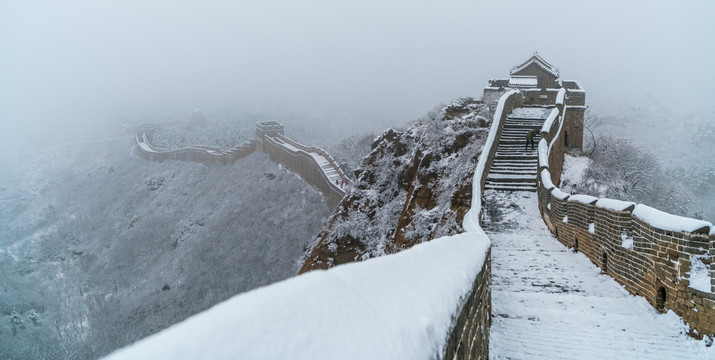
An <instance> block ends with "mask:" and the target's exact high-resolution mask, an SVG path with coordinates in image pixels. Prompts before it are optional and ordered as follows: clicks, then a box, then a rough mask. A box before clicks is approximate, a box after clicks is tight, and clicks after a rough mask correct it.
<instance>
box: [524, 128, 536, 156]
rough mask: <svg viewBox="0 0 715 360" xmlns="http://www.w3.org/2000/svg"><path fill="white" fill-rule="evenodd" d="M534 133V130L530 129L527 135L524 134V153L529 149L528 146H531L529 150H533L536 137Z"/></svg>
mask: <svg viewBox="0 0 715 360" xmlns="http://www.w3.org/2000/svg"><path fill="white" fill-rule="evenodd" d="M536 131H537V130H536V129H531V130H529V132H528V133H526V145H525V146H524V151H526V149H527V148H528V147H529V144H531V150H534V136H536Z"/></svg>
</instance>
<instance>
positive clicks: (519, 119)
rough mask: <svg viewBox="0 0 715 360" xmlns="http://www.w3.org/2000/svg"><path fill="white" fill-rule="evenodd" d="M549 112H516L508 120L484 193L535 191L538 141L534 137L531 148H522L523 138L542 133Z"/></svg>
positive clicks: (536, 137)
mask: <svg viewBox="0 0 715 360" xmlns="http://www.w3.org/2000/svg"><path fill="white" fill-rule="evenodd" d="M549 111H550V110H549V109H545V108H541V107H539V108H531V107H524V108H516V109H514V110H513V111H512V113H511V114H510V115H509V116H507V118H506V120H505V121H504V127H503V128H502V133H501V138H500V139H499V144H498V145H497V151H496V154H495V156H494V162H493V163H492V166H491V170H490V172H489V175H488V176H487V181H486V189H492V190H503V191H536V172H537V165H538V154H537V152H536V144H537V143H538V142H539V140H540V139H541V137H540V136H539V134H537V135H536V136H534V147H533V148H532V147H529V148H525V145H526V134H527V133H528V132H529V131H530V130H532V129H536V130H539V129H541V126H543V124H544V119H545V118H546V117H547V116H548V113H549Z"/></svg>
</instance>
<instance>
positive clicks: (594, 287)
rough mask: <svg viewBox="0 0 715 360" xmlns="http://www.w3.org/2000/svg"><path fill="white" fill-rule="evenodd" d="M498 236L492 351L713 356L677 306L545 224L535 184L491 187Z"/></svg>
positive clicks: (492, 234)
mask: <svg viewBox="0 0 715 360" xmlns="http://www.w3.org/2000/svg"><path fill="white" fill-rule="evenodd" d="M484 199H485V203H486V204H487V206H488V208H491V209H498V212H497V213H495V214H493V216H491V217H487V218H486V219H485V221H484V227H485V231H486V232H487V234H488V236H489V238H490V239H491V241H492V278H491V286H492V313H493V314H494V315H493V318H492V327H491V331H490V338H489V345H490V349H489V353H490V358H491V359H529V360H538V359H548V360H551V359H683V360H685V359H706V358H708V357H709V356H711V355H713V352H712V351H711V350H713V349H710V348H707V347H706V346H705V344H704V343H703V342H702V341H697V340H695V339H692V338H690V337H688V336H687V334H685V333H683V328H684V327H685V326H684V325H683V323H682V321H681V320H680V319H679V318H678V317H677V316H675V315H674V314H672V313H671V314H670V316H669V315H665V314H660V313H658V312H657V311H655V310H654V309H653V308H651V307H650V305H649V304H648V303H647V302H646V301H645V300H644V299H643V298H642V297H636V296H631V295H630V294H629V293H628V291H626V290H625V289H624V288H623V287H622V286H620V285H619V284H618V283H617V282H616V281H614V280H613V279H612V278H610V277H609V276H608V275H606V274H603V273H601V272H600V271H599V270H600V269H599V267H598V266H595V265H594V264H592V263H591V261H589V259H587V258H586V257H585V256H584V255H583V254H581V253H577V252H574V251H572V250H571V249H568V248H566V247H564V246H563V245H562V244H561V243H560V242H559V241H558V240H557V239H556V238H555V237H554V236H553V235H552V234H551V233H550V232H549V230H548V228H547V227H546V225H545V224H544V222H543V220H542V218H541V214H540V213H539V209H538V205H537V195H536V194H535V193H533V192H508V191H487V192H486V193H485V195H484Z"/></svg>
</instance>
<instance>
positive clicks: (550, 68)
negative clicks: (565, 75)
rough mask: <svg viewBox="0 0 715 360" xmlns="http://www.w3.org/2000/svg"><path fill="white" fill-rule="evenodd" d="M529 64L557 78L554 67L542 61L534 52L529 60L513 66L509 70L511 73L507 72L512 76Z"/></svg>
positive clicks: (557, 70)
mask: <svg viewBox="0 0 715 360" xmlns="http://www.w3.org/2000/svg"><path fill="white" fill-rule="evenodd" d="M531 64H536V65H537V66H539V67H540V68H542V69H544V70H545V71H546V72H548V73H549V74H551V75H554V76H556V77H559V69H557V68H556V67H555V66H553V65H551V64H549V63H548V62H547V61H546V60H544V59H543V58H542V57H541V56H539V54H538V53H536V52H534V55H532V56H531V57H530V58H529V59H527V60H526V61H524V62H523V63H521V64H519V65H517V66H514V67H513V68H512V69H511V71H510V72H509V74H510V75H513V74H514V73H517V72H519V71H521V70H524V69H525V68H526V67H527V66H529V65H531Z"/></svg>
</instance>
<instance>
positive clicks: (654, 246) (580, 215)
mask: <svg viewBox="0 0 715 360" xmlns="http://www.w3.org/2000/svg"><path fill="white" fill-rule="evenodd" d="M577 106H580V105H577ZM557 109H558V111H559V116H556V117H555V118H554V121H553V122H551V123H550V122H549V121H546V122H545V123H544V127H543V128H542V132H541V136H542V140H541V141H540V143H539V167H540V170H539V171H540V174H539V176H538V178H537V193H538V201H539V210H540V212H541V214H542V217H543V219H544V222H545V223H546V225H547V227H548V228H549V230H550V231H551V232H552V233H553V234H554V235H555V236H556V238H557V239H558V240H559V241H560V242H561V243H563V244H564V245H566V246H569V247H571V248H573V249H574V250H577V251H580V252H582V253H583V254H584V255H586V256H587V257H588V258H589V259H590V260H591V261H592V262H593V263H594V264H595V265H597V266H599V267H600V268H601V269H602V271H603V272H604V273H606V274H608V275H610V276H611V277H613V278H614V279H615V280H616V281H617V282H618V283H620V284H622V285H624V286H625V288H626V289H627V290H628V291H629V292H630V293H632V294H635V295H640V296H643V297H645V298H646V300H648V302H649V303H650V304H651V305H653V306H654V307H655V308H656V309H658V310H659V311H661V312H665V311H667V310H672V311H673V312H675V313H676V314H678V315H679V316H680V317H681V318H682V319H683V320H684V321H685V322H686V323H687V324H689V325H690V329H691V335H693V336H695V337H698V338H702V336H703V335H708V336H710V337H713V335H715V294H714V292H715V279H714V278H713V274H715V229H713V225H712V224H711V223H709V222H706V221H700V220H695V219H690V218H683V217H680V216H675V215H670V214H667V213H663V212H661V211H658V210H656V209H653V208H650V207H648V206H646V205H637V204H635V203H631V202H624V201H619V200H612V199H599V198H596V197H592V196H587V195H571V194H566V193H564V192H562V191H561V190H560V189H559V188H558V187H557V186H555V185H554V184H558V183H559V180H560V175H561V170H562V167H563V161H564V158H563V151H564V145H565V141H564V136H565V131H566V126H564V125H563V123H564V122H565V121H566V122H567V121H568V119H567V116H568V114H569V106H568V105H567V104H564V103H563V102H561V103H560V104H559V103H557ZM577 110H579V111H580V109H579V108H577ZM695 262H698V263H697V264H696V263H695ZM701 264H702V265H701ZM695 265H698V266H695ZM703 266H707V269H709V271H708V270H706V271H705V273H702V272H700V273H697V274H695V270H696V268H697V269H699V271H701V270H702V269H703ZM697 276H701V277H702V276H706V277H707V279H709V281H707V283H706V284H705V286H704V287H703V285H702V284H701V283H698V284H697V285H696V284H691V280H693V279H695V278H696V277H697ZM707 279H705V280H707ZM699 280H701V279H699Z"/></svg>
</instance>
